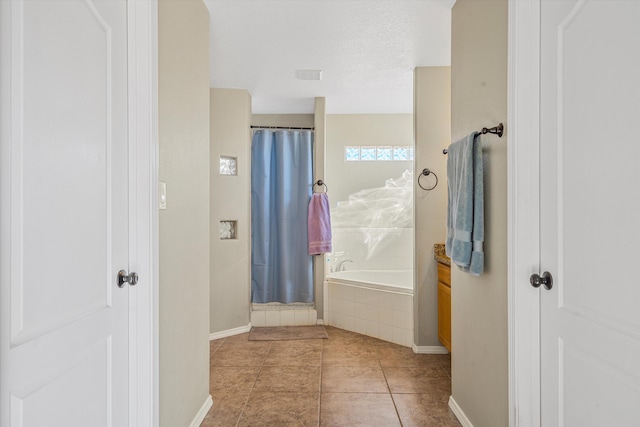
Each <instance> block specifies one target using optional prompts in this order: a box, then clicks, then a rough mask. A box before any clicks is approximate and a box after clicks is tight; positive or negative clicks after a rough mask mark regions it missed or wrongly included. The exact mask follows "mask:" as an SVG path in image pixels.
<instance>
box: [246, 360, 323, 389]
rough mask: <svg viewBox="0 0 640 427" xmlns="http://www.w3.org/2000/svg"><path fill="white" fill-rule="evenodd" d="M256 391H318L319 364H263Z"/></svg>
mask: <svg viewBox="0 0 640 427" xmlns="http://www.w3.org/2000/svg"><path fill="white" fill-rule="evenodd" d="M254 392H256V393H259V392H270V393H281V392H290V393H318V392H320V367H319V366H303V367H301V366H263V367H262V369H261V371H260V375H259V376H258V380H257V381H256V384H255V387H254Z"/></svg>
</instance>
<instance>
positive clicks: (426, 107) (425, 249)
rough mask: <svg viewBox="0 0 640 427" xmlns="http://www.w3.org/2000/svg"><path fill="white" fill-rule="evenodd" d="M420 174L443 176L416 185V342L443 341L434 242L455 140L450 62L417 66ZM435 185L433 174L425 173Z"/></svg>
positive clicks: (439, 233) (442, 223) (441, 230)
mask: <svg viewBox="0 0 640 427" xmlns="http://www.w3.org/2000/svg"><path fill="white" fill-rule="evenodd" d="M414 93H415V95H414V113H415V135H416V149H415V180H416V181H417V179H418V177H419V173H420V172H422V170H423V169H424V168H428V169H429V170H431V171H433V172H434V173H435V174H436V175H437V176H438V185H437V186H436V188H434V189H433V190H430V191H425V190H423V189H421V188H420V187H418V185H417V182H416V185H414V191H415V192H414V207H415V290H414V300H413V307H414V311H413V312H414V340H415V341H414V342H415V344H416V345H418V346H440V345H442V344H441V343H440V342H439V341H438V268H437V263H436V261H435V260H434V259H433V245H434V243H443V242H444V239H445V237H446V224H447V220H446V215H447V158H446V156H445V155H444V154H442V149H443V148H446V147H447V146H449V144H450V143H451V136H450V135H451V134H450V132H451V68H450V67H418V68H416V69H415V71H414ZM421 182H424V186H425V187H426V186H432V185H433V184H434V183H435V181H434V178H433V176H427V177H423V178H422V181H421Z"/></svg>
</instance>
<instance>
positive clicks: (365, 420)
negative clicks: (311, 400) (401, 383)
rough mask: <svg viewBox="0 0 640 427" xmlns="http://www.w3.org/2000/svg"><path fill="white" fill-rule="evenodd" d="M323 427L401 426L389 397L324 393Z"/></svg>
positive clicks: (322, 404) (321, 422)
mask: <svg viewBox="0 0 640 427" xmlns="http://www.w3.org/2000/svg"><path fill="white" fill-rule="evenodd" d="M320 400H321V403H320V425H321V426H326V427H329V426H336V427H337V426H340V427H345V426H349V427H359V426H362V427H378V426H379V427H393V426H400V421H399V420H398V415H397V414H396V410H395V407H394V406H393V401H392V400H391V396H390V395H389V394H387V393H384V394H375V393H322V396H321V399H320Z"/></svg>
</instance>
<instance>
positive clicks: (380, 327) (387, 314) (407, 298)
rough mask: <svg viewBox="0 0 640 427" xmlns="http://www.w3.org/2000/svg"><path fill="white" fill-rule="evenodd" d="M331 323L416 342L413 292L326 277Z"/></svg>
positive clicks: (387, 338) (407, 344) (403, 342)
mask: <svg viewBox="0 0 640 427" xmlns="http://www.w3.org/2000/svg"><path fill="white" fill-rule="evenodd" d="M325 292H326V295H327V300H326V301H327V310H326V313H327V317H328V319H325V322H327V324H329V325H331V326H335V327H337V328H341V329H345V330H347V331H352V332H357V333H359V334H363V335H368V336H370V337H373V338H379V339H381V340H385V341H389V342H392V343H395V344H399V345H402V346H405V347H411V346H412V345H413V295H412V294H411V293H409V292H390V291H386V290H380V289H374V288H367V287H360V286H350V285H347V284H340V283H334V282H331V281H329V280H327V281H325Z"/></svg>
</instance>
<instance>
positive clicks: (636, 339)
mask: <svg viewBox="0 0 640 427" xmlns="http://www.w3.org/2000/svg"><path fill="white" fill-rule="evenodd" d="M639 22H640V1H635V0H633V1H628V0H623V1H613V0H606V1H605V0H596V1H575V0H571V1H564V0H563V1H559V0H555V1H542V6H541V68H540V72H541V80H540V82H541V100H540V101H541V104H540V112H541V116H540V180H541V185H540V193H541V194H540V220H541V223H540V249H541V260H540V265H541V268H542V269H543V270H548V271H549V272H551V273H552V275H553V287H552V288H551V290H546V289H544V288H542V287H541V291H540V292H541V295H540V298H541V371H542V372H541V405H542V408H541V424H542V425H543V426H545V427H551V426H640V279H639V277H640V276H639V274H638V269H639V267H640V133H639V130H638V129H639V128H638V124H639V123H640V25H638V23H639Z"/></svg>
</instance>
